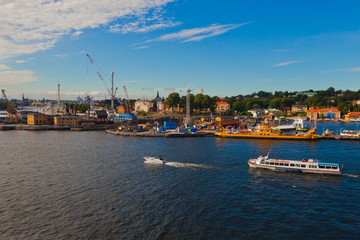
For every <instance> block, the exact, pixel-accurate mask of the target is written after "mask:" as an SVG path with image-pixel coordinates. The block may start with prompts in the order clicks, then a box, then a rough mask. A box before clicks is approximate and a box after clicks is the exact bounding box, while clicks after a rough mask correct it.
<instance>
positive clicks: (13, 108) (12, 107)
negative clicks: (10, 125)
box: [1, 89, 21, 122]
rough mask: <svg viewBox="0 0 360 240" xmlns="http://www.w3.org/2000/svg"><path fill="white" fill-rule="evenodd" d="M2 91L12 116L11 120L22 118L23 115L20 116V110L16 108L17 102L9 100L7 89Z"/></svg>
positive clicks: (7, 109) (8, 111)
mask: <svg viewBox="0 0 360 240" xmlns="http://www.w3.org/2000/svg"><path fill="white" fill-rule="evenodd" d="M1 92H2V94H3V96H4V98H5V101H6V111H7V113H8V115H9V118H10V119H9V122H16V121H17V120H19V119H21V117H19V116H18V112H17V110H16V104H15V103H13V102H10V101H9V99H8V98H7V96H6V93H5V89H1Z"/></svg>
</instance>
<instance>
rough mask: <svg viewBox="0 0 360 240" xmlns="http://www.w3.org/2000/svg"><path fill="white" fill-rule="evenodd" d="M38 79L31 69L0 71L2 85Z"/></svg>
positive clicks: (0, 83)
mask: <svg viewBox="0 0 360 240" xmlns="http://www.w3.org/2000/svg"><path fill="white" fill-rule="evenodd" d="M0 67H1V66H0ZM8 69H9V68H8ZM36 80H37V79H36V78H35V76H34V73H33V72H32V71H29V70H16V71H13V70H4V71H0V85H2V84H3V85H17V84H21V83H25V82H34V81H36Z"/></svg>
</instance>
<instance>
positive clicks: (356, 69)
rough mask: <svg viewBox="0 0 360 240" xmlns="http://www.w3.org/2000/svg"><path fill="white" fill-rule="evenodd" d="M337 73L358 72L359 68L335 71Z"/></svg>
mask: <svg viewBox="0 0 360 240" xmlns="http://www.w3.org/2000/svg"><path fill="white" fill-rule="evenodd" d="M336 71H338V72H360V67H354V68H344V69H337V70H336Z"/></svg>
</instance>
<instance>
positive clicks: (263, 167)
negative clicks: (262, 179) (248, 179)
mask: <svg viewBox="0 0 360 240" xmlns="http://www.w3.org/2000/svg"><path fill="white" fill-rule="evenodd" d="M252 160H253V159H250V160H249V161H248V165H249V167H251V168H262V169H268V170H272V171H283V172H301V173H316V174H326V175H341V171H325V170H311V169H300V168H290V167H279V166H268V165H263V164H256V163H253V162H252ZM253 161H255V160H253Z"/></svg>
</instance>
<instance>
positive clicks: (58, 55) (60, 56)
mask: <svg viewBox="0 0 360 240" xmlns="http://www.w3.org/2000/svg"><path fill="white" fill-rule="evenodd" d="M55 56H56V57H58V58H66V57H67V56H68V54H65V53H63V54H56V55H55Z"/></svg>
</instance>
